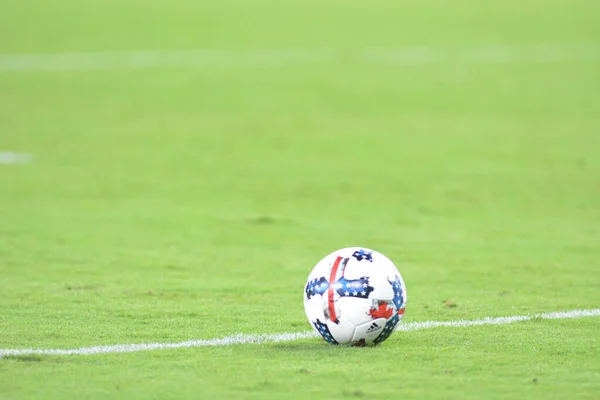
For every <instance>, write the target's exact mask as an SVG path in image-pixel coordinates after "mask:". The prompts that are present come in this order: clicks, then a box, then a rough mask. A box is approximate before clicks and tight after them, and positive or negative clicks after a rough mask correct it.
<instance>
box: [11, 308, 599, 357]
mask: <svg viewBox="0 0 600 400" xmlns="http://www.w3.org/2000/svg"><path fill="white" fill-rule="evenodd" d="M583 317H600V309H592V310H573V311H562V312H552V313H545V314H535V315H517V316H512V317H496V318H492V317H488V318H484V319H476V320H459V321H439V322H436V321H427V322H408V323H404V324H403V323H401V324H400V325H399V327H398V329H397V330H398V331H402V332H408V331H415V330H419V329H429V328H437V327H449V328H461V327H467V326H479V325H502V324H510V323H513V322H519V321H529V320H532V319H565V318H583ZM315 337H318V334H317V333H316V332H314V331H307V332H299V333H276V334H271V335H241V334H240V335H235V336H226V337H224V338H220V339H207V340H189V341H186V342H177V343H141V344H116V345H109V346H94V347H82V348H79V349H0V358H1V357H2V356H20V355H27V354H42V355H88V354H106V353H131V352H137V351H146V350H161V349H177V348H184V347H204V346H229V345H234V344H259V343H279V342H289V341H292V340H298V339H308V338H315Z"/></svg>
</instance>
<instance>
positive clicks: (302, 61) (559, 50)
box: [0, 43, 600, 73]
mask: <svg viewBox="0 0 600 400" xmlns="http://www.w3.org/2000/svg"><path fill="white" fill-rule="evenodd" d="M564 61H568V62H569V61H591V62H598V61H600V43H598V44H593V43H587V44H583V43H578V44H577V43H575V44H574V43H571V44H569V43H546V44H531V45H488V46H479V47H464V46H463V47H435V46H411V47H365V48H358V49H354V50H343V49H333V48H329V49H327V48H321V49H318V48H315V49H293V48H292V49H279V50H277V49H274V50H148V51H120V52H119V51H115V52H94V53H62V54H0V72H3V73H7V72H28V71H29V72H32V71H85V70H115V69H146V68H156V69H160V68H210V67H229V68H260V67H281V66H303V65H311V64H317V65H319V64H325V65H328V64H329V65H331V64H333V65H340V64H347V63H349V62H365V63H372V64H378V65H385V64H389V65H423V64H436V63H447V62H467V63H468V62H471V63H553V62H564Z"/></svg>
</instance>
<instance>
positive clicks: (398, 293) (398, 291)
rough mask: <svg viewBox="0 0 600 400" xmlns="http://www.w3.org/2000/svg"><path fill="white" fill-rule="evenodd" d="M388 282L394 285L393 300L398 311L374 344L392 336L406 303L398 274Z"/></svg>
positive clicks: (388, 321)
mask: <svg viewBox="0 0 600 400" xmlns="http://www.w3.org/2000/svg"><path fill="white" fill-rule="evenodd" d="M388 282H389V283H390V285H392V289H393V290H394V298H393V299H392V301H393V302H394V305H395V306H396V313H395V314H394V316H393V317H392V318H390V319H388V320H387V322H386V323H385V326H384V327H383V330H382V331H381V333H380V334H379V336H377V338H375V340H373V343H374V344H379V343H381V342H383V341H384V340H386V339H387V338H389V337H390V336H391V334H392V333H393V332H394V329H395V328H396V325H398V322H400V316H399V315H398V314H399V313H400V312H401V308H402V306H403V305H404V293H403V292H402V284H401V283H400V278H399V277H398V275H396V276H395V277H394V280H393V281H390V280H389V279H388ZM402 311H403V310H402Z"/></svg>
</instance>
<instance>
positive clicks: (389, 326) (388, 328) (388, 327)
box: [373, 314, 400, 344]
mask: <svg viewBox="0 0 600 400" xmlns="http://www.w3.org/2000/svg"><path fill="white" fill-rule="evenodd" d="M398 322H400V317H398V314H394V316H393V317H392V318H390V319H388V320H387V322H386V323H385V326H384V327H383V330H382V331H381V333H380V334H379V336H377V337H376V338H375V340H373V344H379V343H381V342H383V341H384V340H386V339H387V338H389V337H390V336H391V334H392V333H393V332H394V329H395V328H396V325H398Z"/></svg>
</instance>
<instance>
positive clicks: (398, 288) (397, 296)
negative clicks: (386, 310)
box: [388, 275, 404, 310]
mask: <svg viewBox="0 0 600 400" xmlns="http://www.w3.org/2000/svg"><path fill="white" fill-rule="evenodd" d="M388 282H389V283H390V285H392V289H394V299H393V301H394V305H395V306H396V310H400V308H402V305H403V304H404V293H403V292H402V283H401V282H400V278H399V277H398V275H396V276H395V277H394V280H393V281H390V280H389V279H388Z"/></svg>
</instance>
